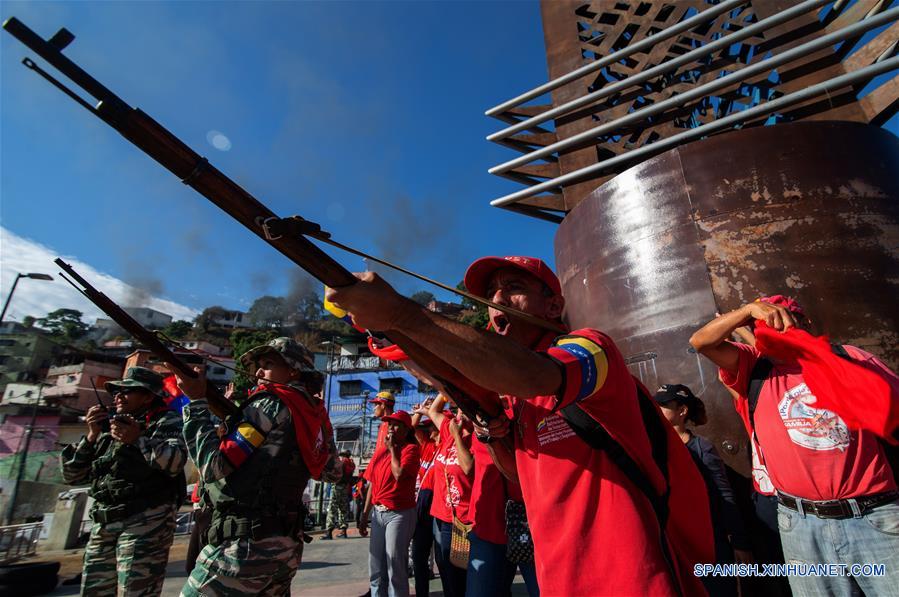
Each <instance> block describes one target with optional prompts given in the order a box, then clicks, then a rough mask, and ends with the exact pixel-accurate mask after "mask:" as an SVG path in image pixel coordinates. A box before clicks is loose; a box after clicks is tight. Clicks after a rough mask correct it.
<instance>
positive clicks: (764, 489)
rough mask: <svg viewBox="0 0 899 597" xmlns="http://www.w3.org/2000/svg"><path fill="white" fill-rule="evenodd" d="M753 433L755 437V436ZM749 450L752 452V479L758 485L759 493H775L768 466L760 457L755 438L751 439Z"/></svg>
mask: <svg viewBox="0 0 899 597" xmlns="http://www.w3.org/2000/svg"><path fill="white" fill-rule="evenodd" d="M754 437H755V436H754V434H753V438H754ZM749 450H750V452H751V453H752V479H753V480H754V481H755V484H756V486H758V490H759V493H761V494H763V495H774V484H773V483H772V482H771V477H769V476H768V467H767V466H765V463H764V462H762V459H761V458H759V454H758V450H757V448H756V445H755V439H752V440H750V441H749Z"/></svg>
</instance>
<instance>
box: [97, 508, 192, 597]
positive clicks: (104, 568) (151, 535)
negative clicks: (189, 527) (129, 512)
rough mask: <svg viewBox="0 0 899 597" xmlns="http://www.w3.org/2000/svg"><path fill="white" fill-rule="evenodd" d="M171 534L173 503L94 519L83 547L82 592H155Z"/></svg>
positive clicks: (162, 575) (121, 594)
mask: <svg viewBox="0 0 899 597" xmlns="http://www.w3.org/2000/svg"><path fill="white" fill-rule="evenodd" d="M174 535H175V507H174V505H172V504H164V505H162V506H157V507H155V508H151V509H150V510H147V511H145V512H142V513H140V514H135V515H134V516H129V517H128V518H126V519H124V520H121V521H117V522H109V523H106V524H101V523H98V522H95V523H94V524H93V526H92V527H91V536H90V539H89V540H88V542H87V547H86V548H85V549H84V570H83V572H82V577H81V594H82V595H116V594H118V595H119V597H125V596H131V595H159V594H160V593H161V592H162V581H163V580H164V579H165V568H166V565H167V564H168V561H169V548H170V547H171V546H172V539H173V537H174Z"/></svg>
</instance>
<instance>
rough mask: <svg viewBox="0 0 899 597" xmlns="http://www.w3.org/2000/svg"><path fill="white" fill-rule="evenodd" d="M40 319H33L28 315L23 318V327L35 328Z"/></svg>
mask: <svg viewBox="0 0 899 597" xmlns="http://www.w3.org/2000/svg"><path fill="white" fill-rule="evenodd" d="M37 321H38V319H37V318H36V317H32V316H31V315H26V316H25V317H23V318H22V325H23V326H25V327H26V328H28V329H31V328H33V327H34V324H35V323H37Z"/></svg>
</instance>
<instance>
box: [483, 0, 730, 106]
mask: <svg viewBox="0 0 899 597" xmlns="http://www.w3.org/2000/svg"><path fill="white" fill-rule="evenodd" d="M743 4H747V0H728V1H727V2H722V3H721V4H719V5H717V6H713V7H711V8H707V9H706V10H704V11H702V12H701V13H699V14H698V15H695V16H692V17H690V18H689V19H686V20H684V21H681V22H680V23H678V24H676V25H672V26H671V27H668V28H667V29H662V30H661V31H659V32H658V33H656V34H654V35H650V36H649V37H647V38H645V39H643V40H641V41H639V42H637V43H635V44H633V45H630V46H628V47H626V48H622V49H621V50H618V51H617V52H614V53H612V54H609V55H608V56H605V57H604V58H600V59H599V60H597V61H596V62H591V63H590V64H587V65H584V66H582V67H580V68H579V69H577V70H573V71H571V72H570V73H568V74H565V75H562V76H561V77H558V78H556V79H553V80H552V81H549V82H547V83H544V84H543V85H540V86H539V87H535V88H534V89H532V90H530V91H526V92H525V93H522V94H521V95H519V96H518V97H515V98H512V99H510V100H509V101H506V102H503V103H502V104H500V105H498V106H494V107H493V108H490V109H489V110H487V111H486V112H484V114H485V115H486V116H495V115H496V114H499V113H502V112H505V111H506V110H508V109H509V108H514V107H515V106H517V105H519V104H523V103H524V102H526V101H528V100H531V99H534V98H535V97H538V96H541V95H543V94H544V93H546V92H547V91H552V90H553V89H555V88H557V87H561V86H562V85H565V84H566V83H570V82H571V81H574V80H576V79H579V78H580V77H582V76H584V75H586V74H587V73H591V72H593V71H595V70H598V69H600V68H602V67H604V66H607V65H609V64H612V63H614V62H618V61H619V60H621V59H623V58H626V57H628V56H630V55H631V54H635V53H637V52H641V51H643V50H647V49H649V48H651V47H653V46H654V45H656V44H657V43H659V42H660V41H664V40H666V39H668V38H669V37H673V36H675V35H677V34H678V33H680V32H682V31H687V30H689V29H692V28H693V27H696V26H698V25H701V24H702V23H705V22H706V21H708V20H709V19H712V18H714V17H717V16H718V15H720V14H722V13H725V12H727V11H729V10H732V9H734V8H738V7H740V6H742V5H743Z"/></svg>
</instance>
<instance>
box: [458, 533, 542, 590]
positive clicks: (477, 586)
mask: <svg viewBox="0 0 899 597" xmlns="http://www.w3.org/2000/svg"><path fill="white" fill-rule="evenodd" d="M468 541H469V542H470V543H471V553H470V555H469V558H468V578H467V580H466V584H465V597H507V596H509V595H511V589H512V581H514V580H515V569H516V568H520V569H521V575H522V576H523V577H524V583H525V585H526V586H527V588H528V595H530V597H539V595H540V589H539V588H537V567H536V566H535V565H534V562H528V563H526V564H513V563H512V562H510V561H509V560H507V559H506V545H505V543H502V544H499V543H491V542H490V541H485V540H484V539H481V538H480V537H478V536H477V535H476V534H475V533H474V531H471V532H469V533H468Z"/></svg>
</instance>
